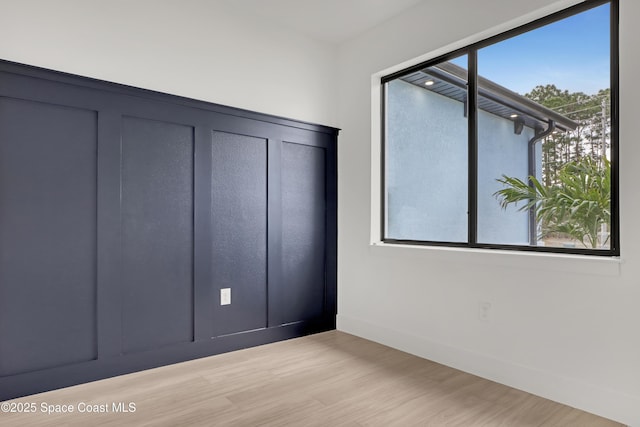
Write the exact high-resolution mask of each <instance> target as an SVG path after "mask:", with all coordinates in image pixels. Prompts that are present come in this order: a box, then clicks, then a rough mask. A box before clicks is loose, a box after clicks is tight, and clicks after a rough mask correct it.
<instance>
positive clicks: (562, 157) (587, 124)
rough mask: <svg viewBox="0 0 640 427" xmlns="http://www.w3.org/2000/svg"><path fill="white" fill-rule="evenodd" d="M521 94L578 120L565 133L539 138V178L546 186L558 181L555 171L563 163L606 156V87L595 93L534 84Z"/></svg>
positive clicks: (607, 133) (608, 104) (607, 98)
mask: <svg viewBox="0 0 640 427" xmlns="http://www.w3.org/2000/svg"><path fill="white" fill-rule="evenodd" d="M525 96H526V97H527V98H529V99H531V100H532V101H535V102H537V103H538V104H541V105H544V106H545V107H547V108H550V109H552V110H554V111H557V112H558V113H560V114H562V115H564V116H566V117H569V118H570V119H572V120H574V121H576V122H577V123H578V127H577V128H576V129H575V130H573V131H570V132H566V133H554V134H552V135H550V136H548V137H546V138H545V139H544V140H543V141H542V180H543V183H544V185H546V186H550V185H553V184H555V183H557V182H558V173H559V171H560V169H562V167H563V166H564V165H565V164H568V163H569V162H572V161H575V160H579V159H581V158H582V157H585V156H587V157H591V158H592V159H596V160H598V162H599V163H600V165H601V166H602V159H603V158H605V157H606V153H607V148H608V144H607V140H608V136H609V126H610V116H611V114H610V107H609V106H610V102H609V96H610V89H603V90H600V91H599V92H598V93H597V94H595V95H587V94H585V93H583V92H569V91H567V90H561V89H559V88H558V87H556V86H555V85H552V84H549V85H544V86H536V87H535V88H533V89H532V90H531V92H529V93H527V94H525Z"/></svg>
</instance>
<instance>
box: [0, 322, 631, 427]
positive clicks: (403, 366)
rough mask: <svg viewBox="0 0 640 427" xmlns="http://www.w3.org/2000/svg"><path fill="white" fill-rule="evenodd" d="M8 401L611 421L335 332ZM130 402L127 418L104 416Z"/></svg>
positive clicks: (14, 417)
mask: <svg viewBox="0 0 640 427" xmlns="http://www.w3.org/2000/svg"><path fill="white" fill-rule="evenodd" d="M9 402H10V403H14V402H15V403H35V404H36V406H37V408H38V411H37V412H36V413H29V414H7V413H0V425H2V426H29V427H37V426H127V425H133V426H305V427H307V426H323V427H324V426H372V427H373V426H384V427H387V426H403V427H404V426H465V427H468V426H510V427H511V426H525V427H526V426H563V427H565V426H580V427H590V426H592V427H599V426H603V427H604V426H618V425H620V424H617V423H614V422H612V421H609V420H606V419H604V418H600V417H597V416H595V415H592V414H588V413H586V412H582V411H579V410H577V409H573V408H570V407H567V406H564V405H561V404H558V403H555V402H552V401H549V400H546V399H542V398H540V397H536V396H533V395H531V394H528V393H525V392H523V391H519V390H515V389H512V388H509V387H506V386H503V385H500V384H497V383H494V382H491V381H488V380H485V379H482V378H478V377H476V376H473V375H469V374H465V373H463V372H460V371H457V370H455V369H451V368H448V367H445V366H442V365H439V364H437V363H434V362H430V361H427V360H424V359H420V358H418V357H415V356H412V355H409V354H406V353H403V352H400V351H397V350H394V349H391V348H388V347H385V346H382V345H380V344H376V343H373V342H370V341H367V340H363V339H361V338H357V337H354V336H352V335H348V334H345V333H342V332H337V331H331V332H326V333H323V334H317V335H312V336H308V337H304V338H298V339H294V340H290V341H284V342H279V343H274V344H269V345H265V346H261V347H256V348H251V349H246V350H241V351H237V352H233V353H227V354H222V355H218V356H213V357H208V358H205V359H199V360H194V361H191V362H185V363H180V364H176V365H171V366H165V367H162V368H157V369H152V370H148V371H144V372H138V373H134V374H130V375H124V376H121V377H116V378H110V379H106V380H102V381H96V382H93V383H89V384H82V385H79V386H75V387H69V388H66V389H61V390H55V391H52V392H48V393H42V394H38V395H34V396H29V397H25V398H21V399H15V400H13V401H9ZM130 402H131V403H133V404H135V412H128V413H122V412H120V413H116V412H114V408H113V406H112V405H113V403H116V404H118V403H123V404H124V405H125V406H127V405H128V403H130ZM43 403H45V404H46V405H56V404H64V405H72V406H73V408H74V413H71V414H50V415H48V414H46V413H42V412H41V408H42V404H43ZM86 405H104V406H102V407H107V408H108V409H109V412H108V413H87V412H84V413H79V412H78V410H79V409H81V408H86ZM127 407H128V406H127ZM97 408H98V409H100V406H98V407H97Z"/></svg>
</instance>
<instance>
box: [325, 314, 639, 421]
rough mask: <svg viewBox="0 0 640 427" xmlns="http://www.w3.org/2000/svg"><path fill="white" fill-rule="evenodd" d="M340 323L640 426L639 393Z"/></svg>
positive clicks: (363, 324) (356, 322) (350, 321)
mask: <svg viewBox="0 0 640 427" xmlns="http://www.w3.org/2000/svg"><path fill="white" fill-rule="evenodd" d="M337 326H338V327H337V328H338V330H340V331H343V332H346V333H349V334H352V335H356V336H359V337H361V338H365V339H368V340H370V341H375V342H378V343H380V344H384V345H386V346H389V347H393V348H396V349H398V350H402V351H405V352H407V353H411V354H414V355H416V356H419V357H422V358H425V359H428V360H432V361H434V362H437V363H440V364H442V365H446V366H450V367H452V368H455V369H459V370H461V371H464V372H468V373H470V374H473V375H477V376H479V377H482V378H486V379H489V380H491V381H495V382H498V383H501V384H505V385H507V386H509V387H513V388H517V389H519V390H523V391H526V392H529V393H532V394H535V395H537V396H541V397H544V398H546V399H550V400H553V401H556V402H560V403H562V404H565V405H568V406H572V407H574V408H578V409H582V410H584V411H587V412H591V413H593V414H596V415H600V416H602V417H605V418H609V419H612V420H615V421H618V422H620V423H624V424H627V425H628V426H630V427H640V397H638V396H632V395H628V394H625V393H621V392H618V391H615V390H610V389H603V388H601V387H597V386H594V385H592V384H589V383H585V382H582V381H580V380H578V379H574V378H568V377H563V376H559V375H557V374H554V373H550V372H546V371H541V370H538V369H535V368H531V367H528V366H522V365H518V364H514V363H512V362H508V361H504V360H499V359H496V358H494V357H491V356H487V355H484V354H480V353H474V352H472V351H468V350H464V349H461V348H456V347H452V346H449V345H446V344H442V343H438V342H435V341H431V340H429V339H427V338H424V337H421V336H417V335H412V334H408V333H406V332H403V331H397V330H392V329H389V328H387V327H385V326H381V325H376V324H373V323H370V322H367V321H363V320H360V319H357V318H354V317H350V316H343V315H338V318H337Z"/></svg>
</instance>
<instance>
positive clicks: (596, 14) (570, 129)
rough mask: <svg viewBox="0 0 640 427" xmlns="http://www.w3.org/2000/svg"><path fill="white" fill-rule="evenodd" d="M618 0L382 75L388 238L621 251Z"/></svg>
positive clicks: (384, 227)
mask: <svg viewBox="0 0 640 427" xmlns="http://www.w3.org/2000/svg"><path fill="white" fill-rule="evenodd" d="M617 81H618V79H617V1H616V0H613V1H602V0H600V1H587V2H585V3H582V4H580V5H578V6H574V7H572V8H570V9H566V10H564V11H562V12H559V13H556V14H554V15H551V16H548V17H546V18H543V19H541V20H538V21H535V22H532V23H530V24H528V25H525V26H523V27H520V28H517V29H514V30H512V31H509V32H507V33H505V34H501V35H499V36H496V37H493V38H491V39H488V40H484V41H481V42H479V43H476V44H474V45H471V46H468V47H466V48H464V49H460V50H457V51H455V52H452V53H450V54H448V55H444V56H442V57H439V58H436V59H434V60H431V61H428V62H425V63H422V64H419V65H416V66H413V67H411V68H409V69H406V70H403V71H400V72H398V73H394V74H393V75H389V76H386V77H384V78H383V79H382V83H383V86H382V87H383V94H382V99H383V111H384V120H383V144H382V147H383V152H382V163H383V164H382V168H383V169H382V172H383V180H382V181H383V183H382V186H383V189H382V190H383V191H382V196H383V197H382V200H383V203H382V218H383V221H382V239H383V241H385V242H390V243H394V242H396V243H415V244H429V245H448V246H461V247H474V248H494V249H515V250H531V251H543V252H564V253H575V254H589V255H608V256H616V255H619V231H618V197H617V191H618V186H617V183H618V172H617V169H618V165H617V163H618V162H617Z"/></svg>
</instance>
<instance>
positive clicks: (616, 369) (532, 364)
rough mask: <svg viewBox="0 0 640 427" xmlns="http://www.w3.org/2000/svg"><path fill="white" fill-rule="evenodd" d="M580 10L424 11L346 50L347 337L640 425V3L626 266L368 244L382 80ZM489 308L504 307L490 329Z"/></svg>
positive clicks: (343, 232) (465, 5) (628, 151)
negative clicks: (485, 315) (484, 317)
mask: <svg viewBox="0 0 640 427" xmlns="http://www.w3.org/2000/svg"><path fill="white" fill-rule="evenodd" d="M575 3H577V1H575V0H564V1H560V2H552V1H551V0H487V1H482V2H478V1H477V0H457V1H455V2H452V1H449V0H432V1H425V2H423V3H422V4H421V5H418V6H416V7H414V8H413V9H411V10H409V11H407V12H406V13H404V14H402V15H400V16H398V17H396V18H394V19H392V20H390V21H388V22H386V23H384V24H382V25H380V26H378V27H376V28H374V29H373V30H371V31H369V32H367V33H365V34H364V35H361V36H359V37H357V38H355V39H353V40H351V41H349V42H347V43H345V44H343V45H342V46H341V48H340V53H339V67H340V70H339V72H340V74H339V89H340V97H339V105H340V121H339V126H340V127H341V128H342V129H343V131H342V133H341V135H340V141H339V159H340V163H339V206H340V209H339V227H340V228H339V295H338V304H339V306H338V312H339V316H338V327H339V329H341V330H343V331H346V332H350V333H354V334H356V335H360V336H362V337H365V338H369V339H372V340H376V341H379V342H381V343H384V344H387V345H390V346H393V347H396V348H399V349H402V350H406V351H409V352H411V353H414V354H417V355H420V356H423V357H426V358H428V359H432V360H435V361H438V362H441V363H444V364H446V365H450V366H454V367H457V368H460V369H462V370H465V371H468V372H472V373H475V374H478V375H480V376H483V377H486V378H490V379H494V380H496V381H499V382H502V383H505V384H508V385H511V386H514V387H517V388H521V389H524V390H527V391H529V392H532V393H535V394H538V395H542V396H545V397H547V398H551V399H554V400H557V401H560V402H564V403H566V404H569V405H572V406H576V407H579V408H582V409H585V410H587V411H591V412H595V413H598V414H600V415H603V416H606V417H610V418H613V419H616V420H619V421H622V422H625V423H627V424H630V425H634V426H640V409H639V408H640V333H639V332H638V330H639V325H640V304H639V303H640V247H639V242H640V220H639V218H640V198H639V197H638V196H637V185H638V184H637V183H638V182H640V170H639V169H638V168H637V165H636V164H635V159H640V144H639V143H638V141H637V119H636V117H635V116H636V114H637V113H638V107H637V99H638V98H639V97H640V87H639V86H638V85H637V83H636V81H635V80H636V76H637V70H638V69H639V67H640V58H639V55H638V54H637V40H638V38H639V37H640V29H639V27H638V25H637V17H638V16H640V2H637V0H621V14H620V16H621V23H620V35H621V57H620V65H621V70H620V85H621V100H620V106H621V107H620V112H621V113H620V126H621V127H620V145H621V149H620V151H621V159H622V161H621V162H620V165H621V188H620V196H621V213H622V215H621V230H622V239H621V240H622V242H621V248H622V258H621V260H620V261H618V260H611V259H601V258H595V259H594V258H581V257H576V256H557V255H556V256H554V255H547V254H542V255H540V254H522V253H505V252H502V253H500V252H479V251H472V250H453V249H435V248H413V247H410V248H405V247H389V246H384V245H370V241H371V230H372V229H373V230H379V223H378V222H377V221H378V215H377V213H378V209H377V206H378V204H377V202H378V199H377V198H378V197H379V188H378V183H377V181H376V179H377V176H376V174H377V165H378V164H379V163H378V161H379V158H378V148H379V147H378V146H377V144H378V142H379V140H378V135H377V129H378V123H377V117H378V114H379V113H378V111H377V109H376V108H375V107H373V108H372V100H373V101H374V102H373V103H374V105H375V104H376V100H377V98H378V93H379V92H378V90H379V89H378V86H377V85H376V82H377V80H376V76H379V75H381V73H380V72H382V73H384V72H385V70H386V72H388V71H391V69H393V70H397V69H399V68H401V67H398V66H396V64H400V63H404V65H405V66H406V65H408V64H413V63H416V62H418V61H417V60H415V58H417V57H421V58H420V59H422V60H424V59H428V58H429V57H435V56H437V55H438V54H441V53H445V52H447V51H449V50H451V49H453V48H455V47H461V46H463V45H466V44H468V43H470V42H474V41H478V40H480V39H483V38H486V37H488V36H491V35H494V34H498V33H500V32H502V31H504V30H506V29H508V28H510V27H514V26H516V25H517V24H522V23H525V22H527V21H530V20H531V19H533V18H538V17H541V16H543V15H546V14H548V13H550V12H553V11H556V10H559V9H561V8H564V7H566V6H568V5H571V4H575ZM505 23H507V24H505ZM405 61H408V62H405ZM372 76H373V78H372ZM365 159H371V160H372V164H373V168H372V167H371V165H370V164H369V162H367V161H365ZM372 170H373V172H372ZM372 176H373V178H372ZM372 181H373V185H372ZM372 205H373V207H374V208H373V211H374V213H373V214H372ZM368 219H371V221H368ZM373 240H375V239H373ZM480 302H490V303H491V304H492V308H491V312H490V318H489V320H488V321H486V322H483V321H480V320H479V319H478V305H479V303H480Z"/></svg>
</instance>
